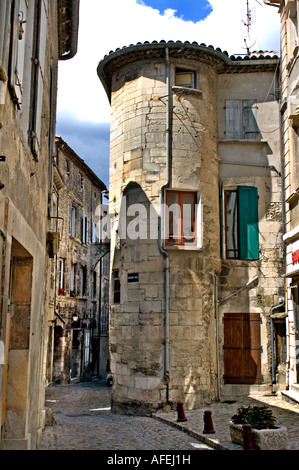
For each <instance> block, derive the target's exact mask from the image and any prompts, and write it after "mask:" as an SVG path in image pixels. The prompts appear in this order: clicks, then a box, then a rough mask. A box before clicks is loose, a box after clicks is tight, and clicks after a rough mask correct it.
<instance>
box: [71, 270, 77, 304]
mask: <svg viewBox="0 0 299 470" xmlns="http://www.w3.org/2000/svg"><path fill="white" fill-rule="evenodd" d="M70 296H71V297H76V296H77V292H76V265H75V264H72V266H71V278H70Z"/></svg>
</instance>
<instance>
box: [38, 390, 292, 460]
mask: <svg viewBox="0 0 299 470" xmlns="http://www.w3.org/2000/svg"><path fill="white" fill-rule="evenodd" d="M249 404H251V405H252V406H255V405H258V406H259V405H262V404H267V405H269V406H270V407H271V409H272V410H273V414H274V415H275V416H276V419H277V424H279V425H281V426H285V427H286V428H287V431H288V444H289V448H288V450H299V404H291V403H288V402H286V401H284V400H283V399H282V398H281V397H280V395H279V394H278V395H277V396H267V395H258V396H257V395H255V396H250V397H246V398H244V399H243V398H242V401H234V400H231V401H228V402H218V403H213V404H209V405H207V406H205V407H203V408H201V409H198V410H195V411H188V410H187V411H186V410H184V413H185V416H186V418H187V421H186V422H183V423H178V422H177V417H178V415H177V412H176V411H169V412H163V411H159V412H158V413H155V414H154V415H153V417H139V416H124V415H118V414H115V413H112V412H111V411H110V389H109V388H108V387H106V386H105V385H104V384H103V383H101V382H98V381H94V382H87V383H78V384H70V385H55V386H51V387H49V388H48V389H47V391H46V407H48V408H51V410H52V412H53V415H54V419H55V421H56V425H54V426H46V428H45V429H44V431H43V438H42V446H41V450H115V451H117V450H119V451H122V450H151V451H152V450H156V451H158V450H159V451H163V450H176V451H182V450H184V451H186V450H193V451H194V450H213V449H217V450H242V447H241V446H238V445H235V444H232V443H231V440H230V431H229V421H230V418H231V416H232V415H233V414H235V413H236V411H237V409H238V407H240V406H247V405H249ZM207 409H208V410H210V411H212V422H213V426H214V430H215V433H213V434H204V433H203V429H204V421H203V416H204V411H206V410H207Z"/></svg>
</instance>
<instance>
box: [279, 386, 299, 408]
mask: <svg viewBox="0 0 299 470" xmlns="http://www.w3.org/2000/svg"><path fill="white" fill-rule="evenodd" d="M281 398H282V399H283V400H285V401H287V402H289V403H293V404H299V386H298V385H297V386H294V385H291V389H290V390H281Z"/></svg>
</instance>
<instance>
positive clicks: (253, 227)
mask: <svg viewBox="0 0 299 470" xmlns="http://www.w3.org/2000/svg"><path fill="white" fill-rule="evenodd" d="M224 212H225V255H226V258H227V259H244V260H245V259H247V260H254V259H258V258H259V229H258V193H257V188H255V187H252V186H239V187H238V188H237V189H236V190H227V191H225V192H224Z"/></svg>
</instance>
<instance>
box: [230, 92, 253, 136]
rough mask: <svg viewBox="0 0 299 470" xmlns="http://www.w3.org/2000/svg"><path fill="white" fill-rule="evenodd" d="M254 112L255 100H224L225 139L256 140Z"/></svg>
mask: <svg viewBox="0 0 299 470" xmlns="http://www.w3.org/2000/svg"><path fill="white" fill-rule="evenodd" d="M255 111H256V100H226V101H225V126H226V129H225V130H226V138H227V139H233V140H234V139H237V140H238V139H250V140H256V139H257V137H258V133H259V131H258V126H257V122H256V117H255V114H256V112H255Z"/></svg>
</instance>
